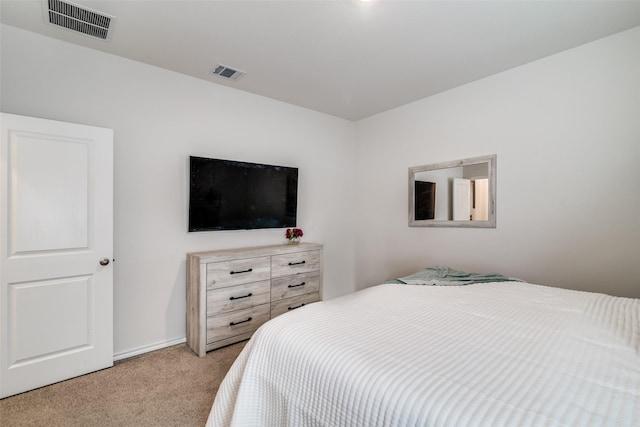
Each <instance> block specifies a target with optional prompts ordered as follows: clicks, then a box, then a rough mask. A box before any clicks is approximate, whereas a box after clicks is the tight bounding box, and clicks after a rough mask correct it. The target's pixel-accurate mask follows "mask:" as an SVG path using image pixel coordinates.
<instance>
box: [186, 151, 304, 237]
mask: <svg viewBox="0 0 640 427" xmlns="http://www.w3.org/2000/svg"><path fill="white" fill-rule="evenodd" d="M189 173H190V183H189V231H212V230H249V229H256V228H286V227H295V226H296V216H297V206H298V168H292V167H286V166H274V165H264V164H259V163H247V162H238V161H233V160H222V159H209V158H204V157H194V156H191V157H190V158H189Z"/></svg>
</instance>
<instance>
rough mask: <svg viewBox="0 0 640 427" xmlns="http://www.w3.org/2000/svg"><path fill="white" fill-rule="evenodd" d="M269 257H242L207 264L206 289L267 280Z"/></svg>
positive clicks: (269, 268) (268, 275) (269, 267)
mask: <svg viewBox="0 0 640 427" xmlns="http://www.w3.org/2000/svg"><path fill="white" fill-rule="evenodd" d="M270 270H271V257H268V256H267V257H260V258H244V259H236V260H233V261H223V262H210V263H208V264H207V289H218V288H224V287H227V286H234V285H240V284H242V283H250V282H257V281H260V280H269V278H270Z"/></svg>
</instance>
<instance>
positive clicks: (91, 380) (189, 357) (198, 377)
mask: <svg viewBox="0 0 640 427" xmlns="http://www.w3.org/2000/svg"><path fill="white" fill-rule="evenodd" d="M245 343H246V342H243V343H238V344H234V345H231V346H228V347H225V348H221V349H219V350H215V351H211V352H209V353H207V355H206V356H205V357H202V358H200V357H198V356H197V355H196V354H195V353H194V352H192V351H191V349H189V348H188V347H187V346H186V344H181V345H176V346H173V347H168V348H165V349H162V350H158V351H154V352H151V353H146V354H143V355H141V356H137V357H132V358H130V359H125V360H122V361H119V362H116V364H115V366H114V367H113V368H110V369H104V370H102V371H98V372H94V373H91V374H88V375H84V376H81V377H78V378H73V379H71V380H67V381H63V382H60V383H57V384H53V385H50V386H47V387H42V388H39V389H37V390H34V391H30V392H27V393H22V394H19V395H16V396H12V397H7V398H5V399H2V400H0V425H2V427H10V426H48V427H54V426H64V427H73V426H82V427H91V426H136V427H138V426H180V427H190V426H199V427H202V426H204V424H205V422H206V420H207V416H208V415H209V410H210V409H211V404H212V403H213V399H214V397H215V394H216V392H217V390H218V387H219V385H220V383H221V382H222V379H223V378H224V376H225V374H226V373H227V371H228V370H229V368H230V367H231V364H232V363H233V361H234V360H235V359H236V357H237V356H238V354H239V353H240V351H241V350H242V348H243V347H244V345H245Z"/></svg>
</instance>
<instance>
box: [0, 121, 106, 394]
mask: <svg viewBox="0 0 640 427" xmlns="http://www.w3.org/2000/svg"><path fill="white" fill-rule="evenodd" d="M0 121H1V125H2V126H1V127H2V144H1V145H0V162H1V163H0V189H1V191H2V196H1V198H0V199H1V200H0V246H1V248H0V398H2V397H6V396H11V395H13V394H16V393H20V392H23V391H27V390H31V389H34V388H37V387H41V386H44V385H47V384H52V383H54V382H57V381H62V380H65V379H68V378H71V377H74V376H78V375H82V374H86V373H88V372H92V371H95V370H98V369H103V368H107V367H109V366H113V267H112V262H111V258H112V252H113V131H112V130H110V129H103V128H96V127H91V126H83V125H77V124H71V123H63V122H56V121H51V120H43V119H36V118H32V117H24V116H17V115H12V114H1V115H0ZM107 262H108V263H107ZM103 264H104V265H103Z"/></svg>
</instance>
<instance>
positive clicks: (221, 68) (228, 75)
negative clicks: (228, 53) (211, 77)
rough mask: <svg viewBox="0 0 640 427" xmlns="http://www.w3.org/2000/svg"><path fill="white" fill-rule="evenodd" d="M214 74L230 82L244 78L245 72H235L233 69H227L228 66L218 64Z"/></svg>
mask: <svg viewBox="0 0 640 427" xmlns="http://www.w3.org/2000/svg"><path fill="white" fill-rule="evenodd" d="M213 74H215V75H217V76H219V77H223V78H225V79H228V80H238V79H239V78H240V77H242V76H244V75H245V74H247V73H245V72H244V71H241V70H234V69H233V68H230V67H227V66H226V65H222V64H218V66H217V67H216V69H215V70H213Z"/></svg>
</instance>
